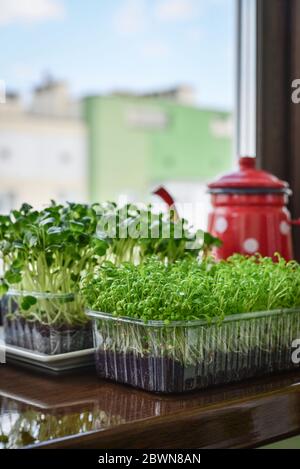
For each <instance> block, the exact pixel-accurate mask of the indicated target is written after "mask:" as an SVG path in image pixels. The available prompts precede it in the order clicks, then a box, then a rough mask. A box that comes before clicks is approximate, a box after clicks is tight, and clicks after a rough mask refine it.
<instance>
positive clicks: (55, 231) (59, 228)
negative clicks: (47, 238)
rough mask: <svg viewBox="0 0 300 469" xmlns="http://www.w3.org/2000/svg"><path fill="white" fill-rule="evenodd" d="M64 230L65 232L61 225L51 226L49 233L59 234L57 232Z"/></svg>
mask: <svg viewBox="0 0 300 469" xmlns="http://www.w3.org/2000/svg"><path fill="white" fill-rule="evenodd" d="M62 232H63V229H62V228H61V227H60V226H51V227H50V228H48V230H47V233H48V234H49V235H57V234H61V233H62Z"/></svg>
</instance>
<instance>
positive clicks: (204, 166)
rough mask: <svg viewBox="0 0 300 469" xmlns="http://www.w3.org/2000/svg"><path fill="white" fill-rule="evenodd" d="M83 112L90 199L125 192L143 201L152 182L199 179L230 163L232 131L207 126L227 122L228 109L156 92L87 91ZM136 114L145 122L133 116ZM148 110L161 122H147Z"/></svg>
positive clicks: (215, 173)
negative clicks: (132, 94) (167, 97)
mask: <svg viewBox="0 0 300 469" xmlns="http://www.w3.org/2000/svg"><path fill="white" fill-rule="evenodd" d="M84 114H85V119H86V122H87V126H88V154H89V188H90V198H91V200H92V201H104V200H116V198H117V197H118V196H119V195H120V194H127V193H134V195H135V197H137V199H138V200H140V201H143V200H144V199H145V198H147V195H148V194H149V190H150V188H151V187H152V186H153V185H154V184H159V183H163V182H165V181H184V182H189V181H192V182H199V183H201V182H202V183H203V182H206V181H208V180H210V179H212V178H214V177H215V176H216V175H217V174H220V173H222V172H225V171H227V170H229V169H230V168H231V167H232V164H233V163H232V162H233V148H232V137H231V136H230V135H222V134H221V135H218V136H216V135H215V132H213V130H212V127H213V125H214V123H222V122H224V124H225V125H226V123H227V122H228V120H229V119H230V114H229V113H226V112H217V111H211V110H202V109H199V108H197V107H192V106H184V105H181V104H178V103H176V102H172V101H165V100H162V99H158V98H151V99H149V98H134V97H115V96H112V97H109V96H107V97H101V96H91V97H87V98H86V99H85V101H84ZM139 114H140V115H141V116H142V119H143V115H145V116H146V122H142V123H138V122H135V121H138V119H139ZM147 114H148V115H150V123H149V122H147ZM132 115H133V116H134V115H135V116H137V118H136V117H135V121H134V123H132V122H131V121H130V116H131V117H132ZM128 116H129V118H128ZM151 116H152V117H151ZM153 116H154V117H155V116H157V117H158V120H159V119H161V120H162V121H163V122H158V124H159V125H157V123H156V122H154V123H153V122H151V119H152V118H153ZM131 120H132V119H131ZM148 120H149V118H148Z"/></svg>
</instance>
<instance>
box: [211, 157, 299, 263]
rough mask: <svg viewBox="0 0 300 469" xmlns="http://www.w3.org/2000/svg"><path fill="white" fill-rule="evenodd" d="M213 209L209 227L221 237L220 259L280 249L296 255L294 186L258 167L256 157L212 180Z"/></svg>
mask: <svg viewBox="0 0 300 469" xmlns="http://www.w3.org/2000/svg"><path fill="white" fill-rule="evenodd" d="M208 187H209V192H210V194H211V199H212V206H213V209H212V212H211V213H210V215H209V220H208V231H209V232H210V233H211V234H212V235H214V236H217V237H218V238H220V239H221V240H222V241H223V245H222V247H220V248H216V250H215V255H216V257H217V259H226V258H227V257H229V256H230V255H232V254H234V253H241V254H246V255H247V254H248V255H249V254H255V253H260V254H261V255H263V256H268V257H273V256H274V254H275V253H277V252H278V253H280V254H281V256H282V257H284V258H285V259H286V260H290V259H292V258H293V249H292V234H291V226H292V225H293V224H298V225H300V220H296V221H292V220H291V216H290V213H289V211H288V209H287V203H288V197H289V196H290V195H291V190H290V188H289V185H288V183H286V182H284V181H281V180H280V179H278V178H277V177H275V176H273V175H271V174H269V173H267V172H265V171H261V170H258V169H256V168H255V158H250V157H243V158H240V160H239V170H238V171H236V172H233V173H231V174H228V175H225V176H223V177H221V178H220V179H218V180H217V181H215V182H212V183H211V184H209V186H208Z"/></svg>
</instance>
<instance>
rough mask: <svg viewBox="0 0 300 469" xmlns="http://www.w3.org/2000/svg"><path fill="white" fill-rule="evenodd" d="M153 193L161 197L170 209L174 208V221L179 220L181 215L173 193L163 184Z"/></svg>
mask: <svg viewBox="0 0 300 469" xmlns="http://www.w3.org/2000/svg"><path fill="white" fill-rule="evenodd" d="M153 194H154V195H157V196H158V197H160V198H161V199H162V200H163V201H164V202H165V203H166V204H167V205H168V207H169V209H172V210H173V213H174V221H177V220H179V215H178V212H177V209H176V205H175V201H174V199H173V197H172V196H171V194H170V193H169V192H168V191H167V189H165V188H164V187H162V186H161V187H159V188H158V189H156V190H155V191H153Z"/></svg>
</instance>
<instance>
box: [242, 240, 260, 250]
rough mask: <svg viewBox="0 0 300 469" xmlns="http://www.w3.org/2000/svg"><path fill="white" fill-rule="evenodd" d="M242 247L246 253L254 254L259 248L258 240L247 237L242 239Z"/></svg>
mask: <svg viewBox="0 0 300 469" xmlns="http://www.w3.org/2000/svg"><path fill="white" fill-rule="evenodd" d="M243 248H244V249H245V251H246V252H247V253H248V254H255V253H256V252H257V251H258V249H259V242H258V241H257V239H255V238H248V239H246V240H245V241H244V243H243Z"/></svg>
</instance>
